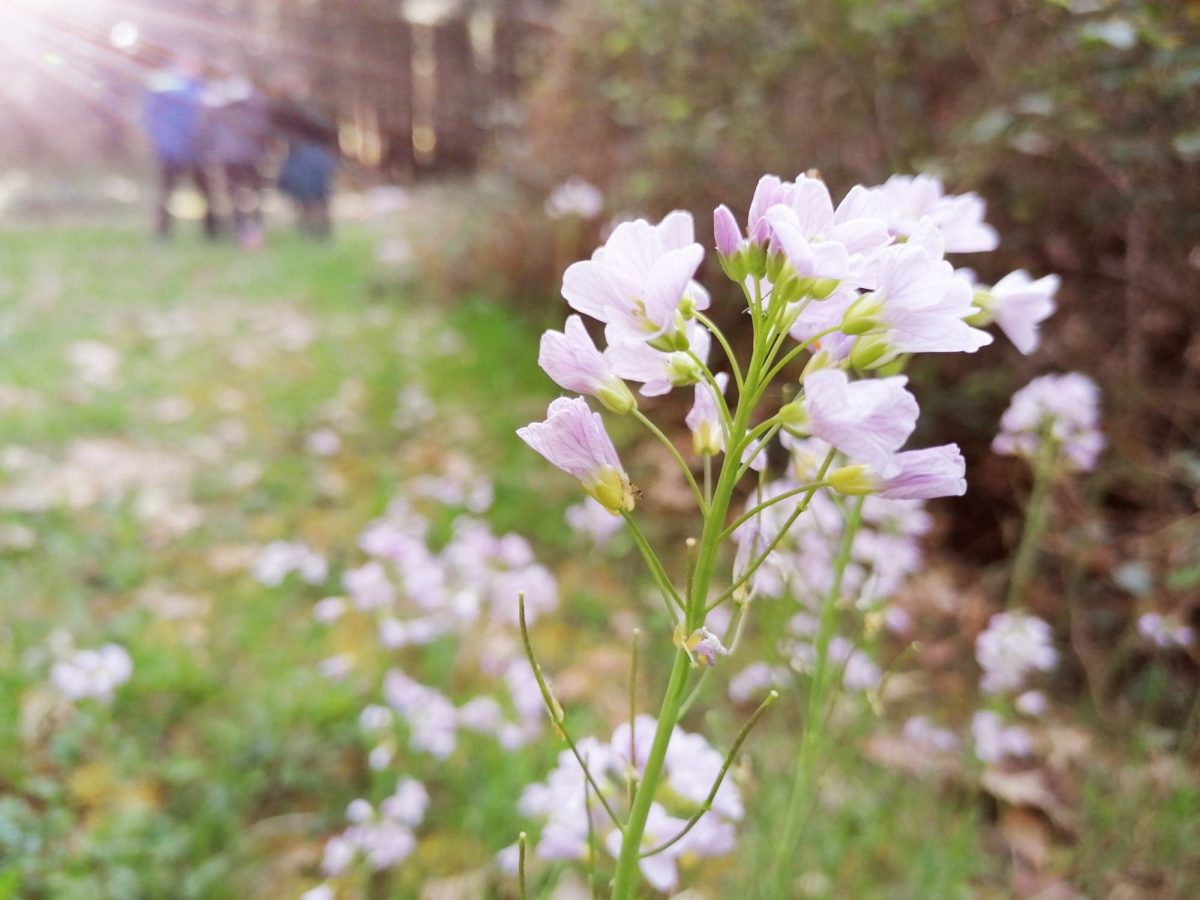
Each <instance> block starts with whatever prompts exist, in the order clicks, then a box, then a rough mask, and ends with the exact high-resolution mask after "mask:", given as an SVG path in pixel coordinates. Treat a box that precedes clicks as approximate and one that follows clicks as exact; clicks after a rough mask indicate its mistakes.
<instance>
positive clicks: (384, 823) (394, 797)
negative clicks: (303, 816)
mask: <svg viewBox="0 0 1200 900" xmlns="http://www.w3.org/2000/svg"><path fill="white" fill-rule="evenodd" d="M428 808H429V793H428V792H427V791H426V790H425V786H424V785H423V784H421V782H419V781H416V780H415V779H412V778H401V779H400V780H399V781H398V782H397V783H396V789H395V791H393V792H392V794H391V795H389V796H388V797H385V798H384V799H383V800H382V801H381V802H380V804H379V807H378V808H376V807H375V806H373V805H372V804H371V803H370V802H368V801H367V800H364V799H361V798H360V799H357V800H354V801H351V803H350V805H349V806H348V807H346V820H347V822H349V824H348V825H347V826H346V829H345V830H344V831H342V833H341V834H339V835H337V836H335V837H332V838H330V839H329V841H328V842H326V844H325V852H324V855H323V856H322V858H321V873H322V874H323V875H325V877H326V878H328V879H331V881H327V882H325V883H323V884H321V885H319V886H317V887H315V888H313V889H312V890H310V891H308V892H306V893H305V894H304V900H321V898H326V897H329V898H332V897H335V896H337V893H336V889H335V884H336V879H339V878H342V877H344V876H346V875H347V874H349V873H350V872H351V871H352V869H353V868H354V867H355V866H356V865H360V866H363V867H365V868H366V869H368V870H370V871H372V872H381V871H384V870H386V869H394V868H396V867H397V866H399V865H400V864H401V863H402V862H404V861H405V860H406V859H408V857H409V856H410V855H412V852H413V850H415V849H416V846H417V838H416V835H415V834H414V833H413V832H414V829H416V828H417V827H418V826H419V825H420V824H421V822H422V821H423V820H424V818H425V811H426V810H427V809H428Z"/></svg>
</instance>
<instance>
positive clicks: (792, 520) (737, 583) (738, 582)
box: [705, 450, 837, 613]
mask: <svg viewBox="0 0 1200 900" xmlns="http://www.w3.org/2000/svg"><path fill="white" fill-rule="evenodd" d="M836 452H837V451H835V450H830V451H829V453H827V454H826V455H825V461H824V462H823V463H821V468H820V469H819V470H817V478H818V479H823V478H824V477H825V473H826V472H828V471H829V467H830V466H831V465H832V464H833V457H834V454H835V453H836ZM816 492H817V488H815V487H814V488H812V490H811V492H810V493H809V494H807V495H806V496H805V498H804V499H803V500H801V501H800V502H799V503H797V504H796V508H795V509H794V510H792V514H791V515H790V516H788V518H787V521H786V522H784V523H783V527H782V528H780V529H779V533H778V534H776V535H775V537H774V538H772V539H771V543H769V544H767V547H766V549H765V550H763V552H762V553H761V554H759V555H758V556H757V557H755V558H754V559H753V560H752V561H751V563H750V565H749V566H747V567H746V571H744V572H742V573H741V574H740V575H738V576H737V577H736V578H735V579H734V581H733V583H732V584H731V585H729V587H728V588H726V589H725V590H724V591H722V592H721V594H720V595H719V596H718V597H717V599H716V600H714V601H712V602H711V603H709V604H708V606H707V608H706V609H705V613H708V612H711V611H712V610H714V609H716V608H717V607H718V606H720V605H721V604H722V603H724V602H725V601H726V600H728V599H729V598H730V597H732V596H733V594H734V592H735V591H736V590H737V589H738V588H740V587H741V586H742V585H744V584H745V583H746V582H747V581H749V580H750V579H751V578H753V577H754V573H755V572H757V571H758V570H759V568H760V567H761V566H762V564H763V563H765V562H766V561H767V557H769V556H770V555H771V553H772V552H774V550H775V548H776V547H778V546H779V544H780V542H782V541H783V539H784V538H785V537H786V536H787V533H788V531H789V530H790V529H791V527H792V526H793V525H794V524H796V520H797V519H799V518H800V516H802V515H803V514H804V512H805V511H806V510H807V509H808V506H809V504H810V503H811V502H812V498H813V495H814V494H816Z"/></svg>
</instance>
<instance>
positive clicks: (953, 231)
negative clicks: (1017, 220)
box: [870, 175, 1000, 253]
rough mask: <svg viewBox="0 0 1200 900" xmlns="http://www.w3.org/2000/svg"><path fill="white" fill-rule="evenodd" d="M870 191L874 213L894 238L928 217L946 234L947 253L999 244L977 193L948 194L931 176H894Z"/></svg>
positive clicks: (989, 247)
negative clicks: (985, 218)
mask: <svg viewBox="0 0 1200 900" xmlns="http://www.w3.org/2000/svg"><path fill="white" fill-rule="evenodd" d="M870 190H871V194H872V195H873V197H874V199H875V201H876V204H877V205H876V206H875V212H876V214H877V215H882V216H883V217H884V218H885V219H886V220H887V223H888V227H889V229H890V230H891V232H892V234H894V235H896V236H897V237H907V236H909V235H910V234H912V233H913V232H914V231H915V230H916V229H917V226H918V224H919V223H920V222H921V220H922V219H925V218H928V219H929V220H930V221H932V222H933V224H934V225H936V226H937V228H938V230H939V231H941V233H942V234H943V236H944V237H945V239H946V250H947V251H948V252H950V253H975V252H979V251H984V250H995V249H996V247H997V246H998V245H999V243H1000V241H999V237H998V236H997V235H996V230H995V229H994V228H992V226H990V225H988V224H987V223H986V222H985V221H983V216H984V213H985V212H986V209H987V207H986V204H985V203H984V202H983V199H982V198H981V197H980V196H979V195H978V194H974V193H969V194H947V193H945V188H943V187H942V182H941V181H940V180H939V179H937V178H934V177H933V176H931V175H917V176H912V175H893V176H892V177H891V178H889V179H888V180H887V181H886V182H885V183H884V184H882V185H880V186H879V187H877V188H871V189H870Z"/></svg>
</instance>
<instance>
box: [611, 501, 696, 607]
mask: <svg viewBox="0 0 1200 900" xmlns="http://www.w3.org/2000/svg"><path fill="white" fill-rule="evenodd" d="M621 515H622V517H624V519H625V522H626V524H627V525H629V532H630V534H632V535H633V542H634V543H635V544H637V548H638V550H640V551H641V553H642V559H644V560H645V561H646V566H647V567H648V568H649V569H650V572H651V574H653V575H654V580H655V581H656V582H658V589H659V590H660V591H661V592H662V595H663V600H665V601H666V603H667V614H668V615H669V616H670V617H671V621H672V622H675V611H674V610H673V609H672V608H671V604H672V603H674V604H675V605H676V606H677V607H679V611H680V612H683V613H686V611H687V608H686V607H685V606H684V603H683V598H682V597H680V596H679V592H678V591H677V590H675V585H674V584H672V583H671V576H669V575H668V574H667V570H666V569H664V568H663V564H662V562H661V561H660V560H659V558H658V556H657V555H656V554H655V552H654V549H653V548H652V547H651V546H650V542H649V541H647V540H646V535H644V534H642V529H640V528H639V527H638V524H637V522H636V521H634V518H633V516H632V515H630V514H629V513H627V512H622V513H621Z"/></svg>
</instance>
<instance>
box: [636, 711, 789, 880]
mask: <svg viewBox="0 0 1200 900" xmlns="http://www.w3.org/2000/svg"><path fill="white" fill-rule="evenodd" d="M778 697H779V692H778V691H771V692H770V693H769V694H767V698H766V699H765V700H763V702H762V703H760V704H759V705H758V709H756V710H755V711H754V715H752V716H751V717H750V719H749V720H748V721H747V722H746V724H745V725H743V726H742V730H741V731H739V732H738V736H737V738H736V739H735V740H734V742H733V746H732V747H730V748H729V752H728V753H727V754H726V755H725V762H724V763H723V764H722V766H721V771H720V772H718V773H717V778H716V780H715V781H714V782H713V786H712V789H711V790H710V791H709V792H708V796H707V797H705V798H704V802H703V803H701V804H700V808H699V809H698V810H696V812H695V813H694V814H693V815H692V817H691V818H690V819H688V821H687V824H686V825H684V826H683V828H681V829H680V830H679V833H678V834H676V835H675V836H674V837H673V838H671V839H670V840H668V841H664V842H663V843H661V844H659V845H658V846H657V847H654V848H652V849H650V850H647V851H646V852H645V853H643V854H641V858H642V859H645V858H646V857H647V856H654V855H655V854H658V853H662V852H663V851H664V850H666V849H668V848H669V847H671V846H673V845H675V844H677V843H679V842H680V841H681V840H683V838H684V836H685V835H687V833H688V832H689V831H691V830H692V829H693V828H695V827H696V823H697V822H699V821H700V819H701V818H703V817H704V814H705V813H706V812H708V811H709V810H710V809H712V804H713V801H714V800H716V799H717V791H719V790H720V789H721V783H722V782H723V781H724V780H725V776H726V775H727V774H729V767H730V766H732V765H733V761H734V759H736V758H737V755H738V751H739V750H741V749H742V744H744V743H746V738H747V737H749V736H750V731H751V729H753V728H754V726H755V725H757V724H758V720H759V719H761V718H762V717H763V713H765V712H766V711H767V707H768V706H770V705H771V704H772V703H774V702H775V700H776V699H778Z"/></svg>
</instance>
